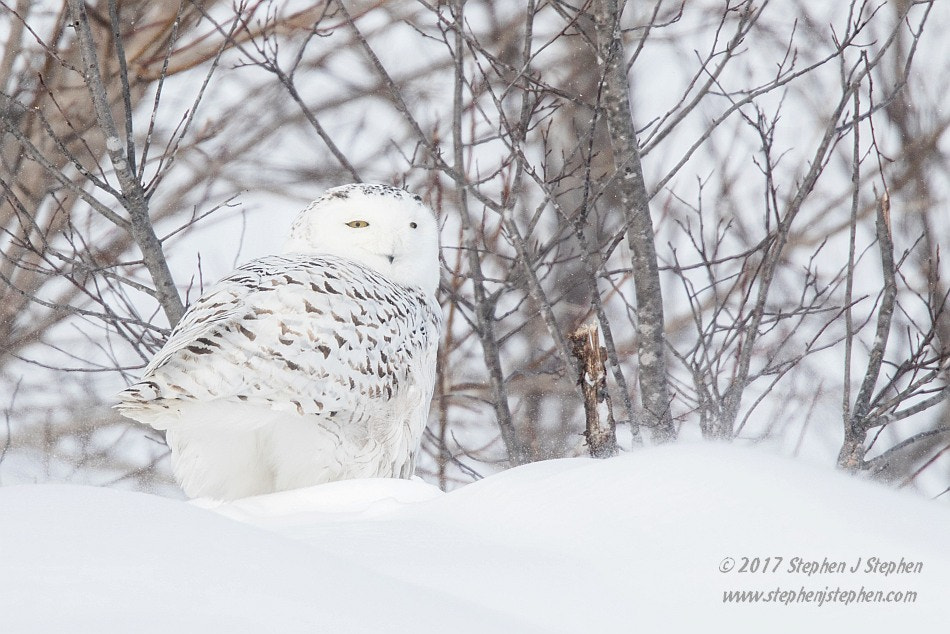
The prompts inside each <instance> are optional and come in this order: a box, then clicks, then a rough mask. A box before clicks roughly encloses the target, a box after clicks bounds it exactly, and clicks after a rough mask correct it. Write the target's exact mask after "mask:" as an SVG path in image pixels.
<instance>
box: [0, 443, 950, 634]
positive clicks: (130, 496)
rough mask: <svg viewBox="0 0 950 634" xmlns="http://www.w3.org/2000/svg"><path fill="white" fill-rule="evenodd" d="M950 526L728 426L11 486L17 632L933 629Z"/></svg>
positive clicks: (9, 618) (896, 496)
mask: <svg viewBox="0 0 950 634" xmlns="http://www.w3.org/2000/svg"><path fill="white" fill-rule="evenodd" d="M204 506H206V507H208V506H211V505H204ZM948 525H950V512H948V511H947V510H946V509H945V508H943V507H942V506H939V505H938V504H936V503H932V502H928V501H926V500H922V499H919V498H916V497H913V496H910V495H903V494H900V493H896V492H894V491H891V490H887V489H884V488H881V487H879V486H877V485H874V484H871V483H867V482H862V481H860V480H857V479H854V478H849V477H847V476H844V475H842V474H838V473H833V472H829V471H827V470H824V469H820V468H817V467H812V466H809V465H803V464H800V463H795V462H791V461H788V460H786V459H783V458H779V457H775V456H772V455H770V454H767V453H764V452H757V451H753V450H747V449H739V448H735V447H729V446H717V445H707V444H700V445H680V446H674V447H663V448H656V449H649V450H643V451H638V452H634V453H632V454H629V455H626V456H622V457H620V458H616V459H613V460H608V461H593V460H586V459H574V460H557V461H550V462H544V463H537V464H533V465H528V466H525V467H520V468H517V469H512V470H509V471H506V472H504V473H501V474H498V475H495V476H492V477H489V478H487V479H485V480H483V481H481V482H478V483H475V484H471V485H468V486H466V487H464V488H462V489H459V490H457V491H454V492H452V493H448V494H442V493H441V492H439V491H438V490H437V489H435V488H434V487H431V486H430V485H428V484H425V483H423V482H421V481H401V480H360V481H349V482H336V483H331V484H327V485H322V486H318V487H313V488H310V489H302V490H299V491H292V492H287V493H281V494H275V495H269V496H261V497H256V498H248V499H245V500H240V501H238V502H234V503H231V504H226V505H220V506H216V507H214V508H201V505H200V504H187V503H181V502H175V501H171V500H166V499H162V498H156V497H152V496H147V495H142V494H135V493H126V492H118V491H111V490H102V489H94V488H87V487H68V486H21V487H9V488H6V489H0V614H3V617H2V618H3V621H4V631H5V632H6V631H9V632H19V631H23V632H44V631H46V632H55V631H96V632H126V631H137V632H141V631H160V630H161V631H165V630H167V629H168V628H170V627H173V628H175V629H176V631H183V632H190V631H196V632H197V631H229V632H240V631H248V632H252V631H255V632H260V631H273V632H298V631H299V632H304V631H334V632H402V631H407V632H408V631H413V632H446V631H456V632H530V631H539V632H592V631H606V632H630V631H646V632H650V631H660V630H663V631H687V629H688V630H696V631H698V630H700V629H702V630H704V631H720V630H724V631H725V630H728V631H734V632H745V631H747V632H760V631H801V630H802V629H803V628H812V629H814V628H819V631H824V630H826V629H827V628H828V627H829V626H830V625H831V624H832V623H835V622H838V623H847V625H848V629H849V630H852V631H857V630H859V629H863V630H864V631H866V632H879V631H881V632H883V631H890V630H892V629H893V628H894V627H896V626H899V628H900V630H901V631H915V630H919V631H925V630H926V629H929V628H930V627H932V624H933V623H935V622H938V619H945V618H946V617H947V616H950V607H948V606H947V597H948V596H950V554H947V549H946V548H945V546H944V544H945V542H946V530H947V526H948ZM873 557H876V558H878V560H879V562H880V564H879V565H876V566H875V565H874V564H873V562H872V563H871V564H869V561H871V558H873ZM779 558H781V559H779ZM796 558H798V559H796ZM766 559H768V563H765V562H766ZM902 560H903V567H901V565H902V564H901V561H902ZM892 562H893V564H892ZM743 564H745V565H746V568H747V570H746V571H744V572H742V571H740V569H741V568H742V567H743ZM869 565H870V566H871V568H869ZM751 568H755V572H752V571H751V570H749V569H751ZM852 568H854V569H855V570H854V572H852V571H851V569H852ZM870 569H873V570H874V572H869V571H868V570H870ZM723 570H725V572H724V571H723ZM732 591H736V592H748V593H749V594H746V595H733V598H736V597H745V599H746V602H743V603H725V602H724V594H725V593H728V592H732ZM878 591H880V593H881V594H880V595H878V594H877V592H878ZM754 592H760V593H761V594H760V595H759V596H758V602H757V603H749V602H748V601H750V600H755V595H754V594H752V593H754ZM809 592H810V593H812V594H808V593H809ZM909 592H913V593H916V595H915V596H914V601H912V602H895V601H893V599H895V598H898V597H899V598H900V599H902V600H904V601H906V599H907V597H908V596H910V595H909V594H908V593H909ZM888 593H890V594H888ZM897 593H899V594H897ZM878 598H881V599H888V598H889V599H891V601H890V602H876V601H875V600H876V599H878ZM809 601H810V602H809ZM819 601H823V604H822V605H819ZM845 601H847V602H849V603H847V604H846V603H844V602H845ZM786 603H788V604H787V605H786ZM10 623H12V624H13V628H12V629H8V627H7V626H8V625H9V624H10Z"/></svg>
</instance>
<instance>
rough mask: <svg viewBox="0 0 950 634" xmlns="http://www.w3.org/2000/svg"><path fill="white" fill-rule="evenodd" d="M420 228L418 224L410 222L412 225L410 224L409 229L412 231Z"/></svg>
mask: <svg viewBox="0 0 950 634" xmlns="http://www.w3.org/2000/svg"><path fill="white" fill-rule="evenodd" d="M418 226H419V225H417V224H416V223H414V222H410V223H409V228H410V229H415V228H416V227H418Z"/></svg>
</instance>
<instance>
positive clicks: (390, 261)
mask: <svg viewBox="0 0 950 634" xmlns="http://www.w3.org/2000/svg"><path fill="white" fill-rule="evenodd" d="M386 259H387V260H389V263H390V264H392V263H393V260H395V259H396V256H395V255H387V256H386Z"/></svg>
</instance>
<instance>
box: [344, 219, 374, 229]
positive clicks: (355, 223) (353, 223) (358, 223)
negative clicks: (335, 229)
mask: <svg viewBox="0 0 950 634" xmlns="http://www.w3.org/2000/svg"><path fill="white" fill-rule="evenodd" d="M346 226H347V227H353V228H354V229H362V228H364V227H368V226H369V223H368V222H366V221H365V220H350V221H349V222H348V223H346Z"/></svg>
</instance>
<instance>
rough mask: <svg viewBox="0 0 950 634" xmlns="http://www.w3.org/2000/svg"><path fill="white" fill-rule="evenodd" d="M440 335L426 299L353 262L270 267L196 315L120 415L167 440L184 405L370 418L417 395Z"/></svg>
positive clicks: (260, 264) (243, 276)
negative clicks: (223, 404) (418, 373)
mask: <svg viewBox="0 0 950 634" xmlns="http://www.w3.org/2000/svg"><path fill="white" fill-rule="evenodd" d="M440 325H441V324H440V312H439V310H438V308H437V306H435V305H434V303H433V302H432V301H431V300H429V299H428V298H427V297H426V296H425V295H424V294H423V293H422V292H421V291H418V290H416V289H413V288H408V287H404V286H400V285H397V284H394V283H392V282H389V281H388V280H387V279H385V278H384V277H382V276H381V275H379V274H378V273H376V272H374V271H372V270H370V269H368V268H366V267H363V266H361V265H359V264H356V263H354V262H351V261H349V260H346V259H344V258H339V257H334V256H312V255H303V254H294V255H289V256H271V257H267V258H261V259H258V260H254V261H252V262H250V263H248V264H246V265H244V266H242V267H240V268H239V269H237V270H236V271H235V272H234V273H232V274H231V275H229V276H228V277H226V278H224V279H223V280H221V281H220V282H219V283H218V284H216V285H215V286H214V287H212V288H211V289H210V290H209V291H208V292H207V293H206V294H204V295H203V296H202V297H201V298H200V299H199V300H197V301H196V302H195V303H194V304H193V305H192V306H191V307H190V308H189V309H188V311H187V312H186V313H185V315H184V317H183V318H182V320H181V321H180V322H179V324H178V325H177V326H176V327H175V329H174V330H173V331H172V334H171V336H170V337H169V339H168V341H167V343H166V344H165V346H164V347H163V348H162V350H161V351H160V352H159V353H158V355H156V357H155V358H154V359H153V360H152V362H151V363H149V365H148V366H147V367H146V369H145V372H144V375H143V377H142V378H141V380H139V381H138V382H137V383H135V384H134V385H132V386H130V387H129V388H128V389H126V390H124V391H123V392H121V393H120V394H119V398H120V403H119V405H117V406H116V407H117V408H118V409H119V410H120V411H122V412H123V413H124V414H125V415H127V416H129V417H131V418H135V419H137V420H140V421H142V422H146V423H149V424H152V425H154V426H156V427H159V428H163V427H164V426H165V424H163V423H162V420H163V419H165V418H167V413H168V412H169V411H170V410H173V409H175V406H176V403H180V402H182V401H202V402H207V401H216V400H217V401H227V402H232V403H242V402H243V403H247V404H248V405H257V406H264V407H267V408H270V409H273V410H280V411H287V412H296V413H298V414H300V415H304V414H321V415H325V416H330V417H333V416H336V415H337V414H345V415H346V418H363V414H364V413H365V411H366V410H368V409H372V408H373V407H375V406H379V405H382V404H384V403H386V402H398V401H399V400H400V399H398V398H397V395H399V394H403V395H405V393H406V390H410V391H412V390H417V389H418V386H416V387H413V381H414V380H415V379H414V368H417V367H419V365H420V364H423V365H432V364H434V354H435V347H436V345H437V341H438V331H439V328H440ZM422 391H423V392H427V393H429V394H431V386H427V387H425V388H423V390H422ZM426 402H427V401H426Z"/></svg>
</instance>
